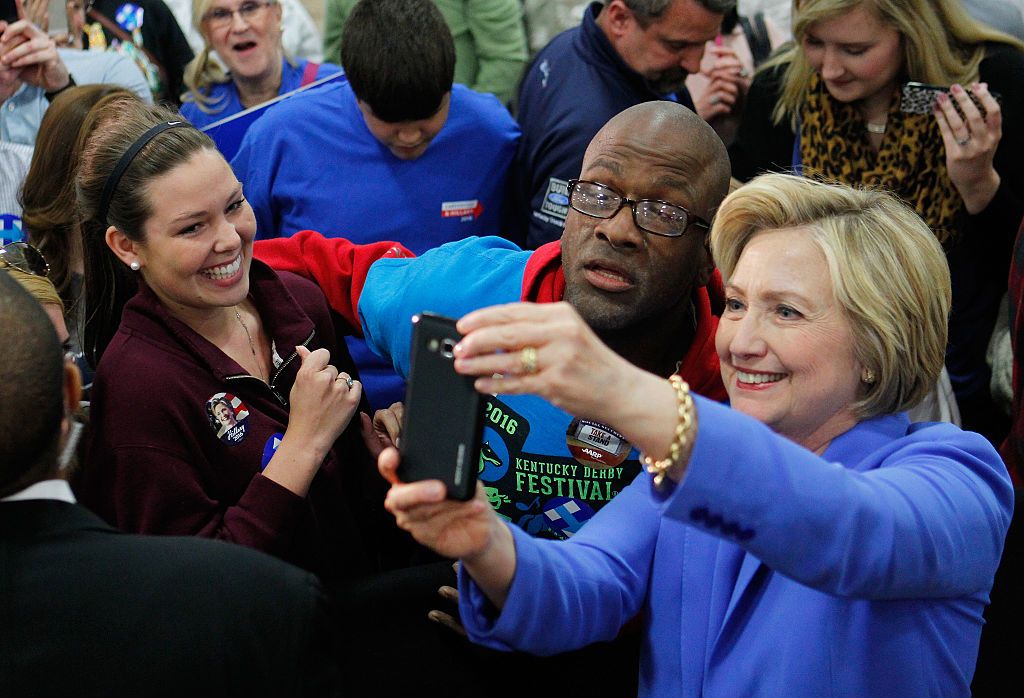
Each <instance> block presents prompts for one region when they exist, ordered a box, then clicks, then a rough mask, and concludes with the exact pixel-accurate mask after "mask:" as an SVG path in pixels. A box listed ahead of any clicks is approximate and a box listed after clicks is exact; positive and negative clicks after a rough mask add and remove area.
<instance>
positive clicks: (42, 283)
mask: <svg viewBox="0 0 1024 698" xmlns="http://www.w3.org/2000/svg"><path fill="white" fill-rule="evenodd" d="M0 269H3V270H4V271H5V272H7V273H8V274H10V275H11V278H13V279H14V280H15V281H17V282H18V283H19V284H21V287H22V288H24V289H25V290H26V291H28V292H29V293H30V294H32V297H33V298H35V299H36V300H37V301H39V303H40V304H41V305H55V306H57V307H58V308H60V314H61V315H63V314H64V301H62V300H61V298H60V294H59V293H57V289H56V288H55V287H54V285H53V282H52V281H50V280H49V279H48V278H46V277H45V276H37V275H36V274H28V273H26V272H23V271H21V270H20V269H15V268H14V267H11V266H8V265H7V264H6V263H5V262H3V261H2V260H0Z"/></svg>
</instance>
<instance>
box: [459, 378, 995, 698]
mask: <svg viewBox="0 0 1024 698" xmlns="http://www.w3.org/2000/svg"><path fill="white" fill-rule="evenodd" d="M695 400H696V402H697V406H698V410H699V414H700V431H699V433H698V435H697V439H696V442H695V447H694V452H693V454H692V457H691V460H690V464H689V467H688V470H687V473H686V476H685V478H684V479H683V482H682V483H681V484H680V485H679V486H677V487H676V488H675V490H674V491H673V492H672V493H671V494H670V495H669V496H668V497H667V498H663V497H662V496H661V495H659V494H657V493H656V492H655V491H654V489H653V487H652V486H651V480H650V477H649V476H647V475H646V474H641V475H640V476H638V478H637V479H636V481H634V482H633V483H632V484H631V485H630V486H629V487H627V488H626V489H625V490H623V492H622V493H621V494H620V495H619V496H618V497H616V498H615V499H614V500H613V501H612V502H611V503H609V504H608V506H606V507H605V508H604V509H602V510H601V511H600V512H598V514H597V515H596V516H595V517H594V518H593V519H592V520H591V521H590V523H589V524H588V525H587V526H586V527H584V528H583V529H582V530H581V531H580V532H579V533H578V534H577V535H576V536H574V537H573V538H572V539H571V540H569V541H566V542H558V543H554V544H551V543H550V542H547V541H538V540H535V539H531V538H529V537H528V536H525V535H522V534H521V533H520V532H519V531H517V530H516V529H515V528H514V527H512V532H513V535H514V537H515V545H516V555H517V561H516V572H515V577H514V579H513V583H512V587H511V590H510V593H509V596H508V600H507V602H506V604H505V606H504V608H503V609H502V611H501V613H500V615H498V616H497V618H496V619H495V618H494V616H493V610H492V608H491V607H490V605H489V604H488V602H487V601H486V600H485V598H484V597H483V595H482V593H481V592H480V590H479V588H477V587H476V586H475V585H474V584H473V583H472V581H471V579H469V578H468V577H467V576H465V575H463V576H462V579H461V580H460V584H461V592H462V594H461V611H462V618H463V621H464V622H465V625H466V629H467V630H468V632H469V634H470V637H471V638H472V639H473V640H474V641H476V642H482V643H484V644H487V645H490V646H493V647H498V648H516V649H522V650H526V651H530V652H535V653H538V654H550V653H554V652H559V651H564V650H566V649H570V648H572V647H578V646H581V645H584V644H586V643H589V642H593V641H596V640H607V639H609V638H611V637H614V636H615V634H616V633H617V632H618V629H619V628H620V627H621V625H622V624H623V623H624V622H626V621H627V620H629V619H630V618H632V617H633V616H634V615H636V614H637V613H638V612H640V611H643V618H644V619H645V623H646V628H645V639H644V645H643V652H642V660H641V677H640V680H641V691H640V692H641V694H642V695H650V696H659V698H660V697H662V696H684V695H685V696H694V695H707V696H734V695H742V696H778V695H788V696H825V695H828V696H920V695H935V696H938V695H941V696H948V695H964V696H966V695H969V692H970V691H969V686H970V681H971V676H972V674H973V672H974V664H975V660H976V658H977V652H978V640H979V637H980V634H981V626H982V622H983V621H982V611H983V609H984V607H985V605H986V604H987V603H988V593H989V590H990V589H991V585H992V579H993V576H994V574H995V570H996V567H997V565H998V563H999V558H1000V555H1001V552H1002V546H1003V539H1004V536H1005V534H1006V530H1007V527H1008V525H1009V521H1010V516H1011V513H1012V508H1013V491H1012V488H1011V486H1010V481H1009V478H1008V476H1007V473H1006V469H1005V467H1004V466H1003V464H1002V461H1001V460H1000V459H999V457H998V455H997V454H996V453H995V451H994V450H993V449H992V447H991V446H990V445H989V444H988V442H987V441H985V439H984V438H982V437H981V436H979V435H977V434H973V433H970V432H964V431H961V430H960V429H958V428H956V427H954V426H952V425H948V424H910V423H909V421H908V419H907V417H906V416H905V415H904V414H900V415H890V416H883V417H878V418H875V419H870V420H867V421H865V422H862V423H860V424H858V425H857V426H855V427H854V428H853V429H851V430H850V431H848V432H847V433H845V434H843V435H841V436H839V437H838V438H836V439H835V440H834V441H833V442H832V444H831V445H830V446H829V447H828V449H827V450H826V451H825V453H824V454H823V455H822V456H821V457H819V456H816V455H814V454H813V453H811V452H809V451H806V450H805V449H803V448H801V447H800V446H797V445H796V444H793V443H792V442H790V441H788V440H786V439H784V438H782V437H780V436H778V435H776V434H774V433H772V432H771V431H770V430H769V429H768V428H767V427H766V426H764V425H762V424H760V423H758V422H756V421H755V420H753V419H751V418H749V417H747V416H745V415H741V414H739V413H737V412H735V411H732V410H730V409H729V408H726V407H723V406H721V405H718V404H715V403H712V402H710V401H707V400H704V399H703V398H699V397H697V398H695Z"/></svg>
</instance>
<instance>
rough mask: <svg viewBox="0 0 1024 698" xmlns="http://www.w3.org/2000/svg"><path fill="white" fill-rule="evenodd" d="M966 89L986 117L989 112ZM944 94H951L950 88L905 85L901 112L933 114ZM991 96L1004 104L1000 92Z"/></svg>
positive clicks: (922, 84)
mask: <svg viewBox="0 0 1024 698" xmlns="http://www.w3.org/2000/svg"><path fill="white" fill-rule="evenodd" d="M966 89H967V94H968V96H969V97H970V98H971V101H973V102H974V104H975V106H977V107H978V110H979V111H980V112H981V115H982V116H985V114H986V113H987V112H986V109H985V107H984V105H982V103H981V100H980V99H978V98H977V97H975V96H974V94H973V93H972V92H971V89H970V88H969V87H968V88H966ZM942 93H946V94H949V88H948V87H946V86H944V85H929V84H928V83H924V82H907V83H904V84H903V88H902V89H901V92H900V111H901V112H903V113H904V114H931V113H932V109H934V108H935V101H936V100H937V99H938V98H939V95H940V94H942ZM990 94H991V95H992V98H993V99H995V100H996V102H1002V98H1001V97H1000V95H999V93H998V92H991V93H990ZM953 106H955V107H956V102H953ZM957 111H960V108H959V107H957Z"/></svg>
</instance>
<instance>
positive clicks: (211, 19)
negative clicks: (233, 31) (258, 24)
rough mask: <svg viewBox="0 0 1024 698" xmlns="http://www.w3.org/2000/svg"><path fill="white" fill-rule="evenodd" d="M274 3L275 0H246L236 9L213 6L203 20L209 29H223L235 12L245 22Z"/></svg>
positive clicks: (254, 17)
mask: <svg viewBox="0 0 1024 698" xmlns="http://www.w3.org/2000/svg"><path fill="white" fill-rule="evenodd" d="M274 4H276V0H247V2H243V3H242V4H241V5H239V6H238V9H237V10H229V9H228V8H226V7H215V8H213V9H212V10H210V11H209V12H207V13H206V14H205V15H203V21H204V22H206V23H207V24H209V25H210V28H211V29H223V28H224V27H227V26H228V25H230V24H231V20H233V19H234V17H235V14H236V13H237V14H238V16H239V17H241V18H242V19H243V20H245V21H246V22H251V21H253V20H254V19H256V16H257V15H260V14H262V13H263V10H265V9H267V8H268V7H270V6H271V5H274Z"/></svg>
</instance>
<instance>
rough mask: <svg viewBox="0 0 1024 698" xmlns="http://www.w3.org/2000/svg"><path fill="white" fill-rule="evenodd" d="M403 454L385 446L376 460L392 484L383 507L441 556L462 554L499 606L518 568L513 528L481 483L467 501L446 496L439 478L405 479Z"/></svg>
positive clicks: (472, 572)
mask: <svg viewBox="0 0 1024 698" xmlns="http://www.w3.org/2000/svg"><path fill="white" fill-rule="evenodd" d="M399 461H400V456H399V454H398V451H397V450H396V449H394V448H387V449H384V451H383V452H381V454H380V457H379V458H378V459H377V468H378V470H379V471H380V474H381V475H382V476H383V477H384V479H385V480H387V481H388V482H390V483H391V488H390V489H389V490H388V494H387V497H386V498H385V499H384V508H385V509H387V510H388V511H389V512H391V513H392V514H393V515H394V517H395V521H396V522H397V523H398V526H399V528H402V529H403V530H405V531H408V532H409V533H411V534H412V536H413V538H415V539H416V541H417V542H418V543H420V544H422V545H425V546H427V547H428V548H430V549H431V550H433V551H434V552H436V553H437V554H438V555H442V556H444V557H449V558H458V559H460V560H461V561H462V564H463V565H464V566H465V569H466V572H467V573H469V575H470V576H471V577H473V579H474V581H476V583H477V585H479V587H480V589H481V590H482V591H483V592H484V594H486V595H487V598H488V599H490V600H491V603H493V604H495V606H497V607H498V608H501V607H502V606H503V605H504V603H505V598H506V597H507V595H508V589H509V587H510V586H511V584H512V576H513V574H514V573H515V544H514V543H513V540H512V533H511V532H510V531H509V530H508V527H507V526H506V525H505V524H504V523H503V522H502V521H501V520H500V519H499V518H498V516H497V514H495V513H494V510H493V509H492V508H491V505H490V502H488V501H487V497H486V496H485V495H484V489H483V485H482V484H480V483H479V482H478V483H477V485H476V494H475V496H474V497H473V498H472V499H469V500H468V501H464V502H463V501H459V500H454V499H448V498H447V493H448V490H447V488H446V487H445V485H444V483H443V482H441V481H440V480H420V481H418V482H410V483H405V482H402V481H401V480H400V479H399V477H398V465H399Z"/></svg>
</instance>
